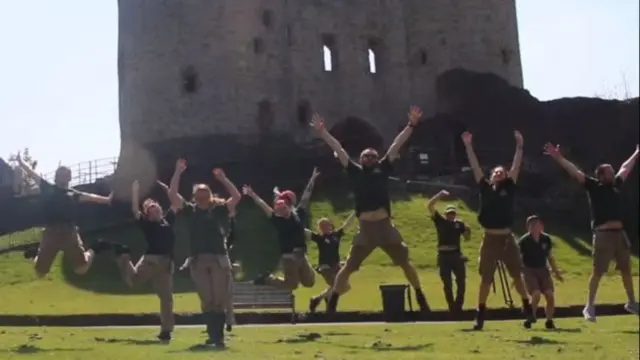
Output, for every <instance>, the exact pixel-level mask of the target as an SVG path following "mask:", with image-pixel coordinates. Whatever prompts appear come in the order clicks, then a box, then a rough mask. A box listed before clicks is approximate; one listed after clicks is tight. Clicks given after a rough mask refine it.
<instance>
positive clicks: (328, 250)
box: [306, 212, 356, 312]
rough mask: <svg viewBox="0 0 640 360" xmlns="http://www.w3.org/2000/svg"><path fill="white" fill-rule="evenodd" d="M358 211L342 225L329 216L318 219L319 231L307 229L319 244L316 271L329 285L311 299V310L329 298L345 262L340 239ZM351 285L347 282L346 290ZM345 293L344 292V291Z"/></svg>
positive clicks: (313, 239) (312, 238)
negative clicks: (333, 221)
mask: <svg viewBox="0 0 640 360" xmlns="http://www.w3.org/2000/svg"><path fill="white" fill-rule="evenodd" d="M355 216H356V213H355V212H352V213H351V214H349V216H348V217H347V219H346V220H345V221H344V223H343V224H342V226H340V227H339V228H337V229H336V228H335V226H333V223H332V222H331V220H329V219H328V218H322V219H320V220H318V228H317V231H318V232H315V233H314V232H312V231H311V230H309V229H307V230H306V232H307V234H309V235H310V236H311V241H313V242H314V243H316V244H317V245H318V267H317V268H316V271H317V272H318V274H320V275H321V276H322V278H323V279H324V282H325V283H326V284H327V285H328V286H329V287H328V288H327V289H326V290H324V291H323V292H321V293H320V294H318V295H316V296H314V297H312V298H311V300H309V311H310V312H315V311H316V309H317V308H318V305H320V302H321V301H322V300H323V299H324V300H327V298H328V294H329V293H330V290H331V287H332V286H333V282H334V281H335V278H336V275H337V274H338V271H340V268H341V267H342V265H343V264H341V263H340V240H341V239H342V237H343V236H344V229H346V228H347V226H349V225H351V223H352V222H353V219H354V218H355ZM350 288H351V286H349V284H348V283H347V286H346V289H345V291H344V292H347V291H349V289H350ZM343 294H344V293H343Z"/></svg>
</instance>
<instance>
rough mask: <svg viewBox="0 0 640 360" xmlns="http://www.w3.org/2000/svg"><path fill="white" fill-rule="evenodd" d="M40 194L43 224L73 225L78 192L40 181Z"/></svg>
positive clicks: (78, 196)
mask: <svg viewBox="0 0 640 360" xmlns="http://www.w3.org/2000/svg"><path fill="white" fill-rule="evenodd" d="M40 196H41V198H42V210H43V215H44V224H45V226H47V225H75V223H76V215H77V207H78V203H79V200H80V192H78V191H77V190H74V189H70V188H62V187H59V186H57V185H53V184H50V183H48V182H46V181H41V182H40Z"/></svg>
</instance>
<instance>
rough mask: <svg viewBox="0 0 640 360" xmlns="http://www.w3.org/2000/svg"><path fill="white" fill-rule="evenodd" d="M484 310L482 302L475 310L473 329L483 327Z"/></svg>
mask: <svg viewBox="0 0 640 360" xmlns="http://www.w3.org/2000/svg"><path fill="white" fill-rule="evenodd" d="M485 310H486V307H485V305H484V304H483V305H480V306H478V309H477V310H476V318H475V319H474V320H473V330H477V331H479V330H482V329H484V313H485Z"/></svg>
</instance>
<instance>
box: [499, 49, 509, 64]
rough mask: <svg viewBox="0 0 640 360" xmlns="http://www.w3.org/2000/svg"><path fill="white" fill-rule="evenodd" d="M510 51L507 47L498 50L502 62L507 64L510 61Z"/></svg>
mask: <svg viewBox="0 0 640 360" xmlns="http://www.w3.org/2000/svg"><path fill="white" fill-rule="evenodd" d="M511 55H512V51H511V50H509V49H507V48H502V50H500V57H501V58H502V63H503V64H505V65H507V64H509V63H510V62H511Z"/></svg>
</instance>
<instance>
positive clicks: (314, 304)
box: [309, 296, 323, 313]
mask: <svg viewBox="0 0 640 360" xmlns="http://www.w3.org/2000/svg"><path fill="white" fill-rule="evenodd" d="M322 299H323V298H321V297H318V296H316V297H312V298H311V299H310V300H309V312H310V313H314V312H316V309H317V308H318V305H320V302H321V301H322Z"/></svg>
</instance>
